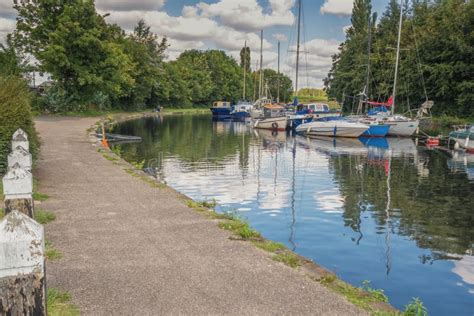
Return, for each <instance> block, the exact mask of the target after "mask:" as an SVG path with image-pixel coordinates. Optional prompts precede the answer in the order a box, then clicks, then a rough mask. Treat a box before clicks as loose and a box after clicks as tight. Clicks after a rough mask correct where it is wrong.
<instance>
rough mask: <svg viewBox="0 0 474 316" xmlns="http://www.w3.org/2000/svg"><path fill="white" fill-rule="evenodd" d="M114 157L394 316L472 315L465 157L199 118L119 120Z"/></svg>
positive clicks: (406, 144) (469, 183) (471, 163)
mask: <svg viewBox="0 0 474 316" xmlns="http://www.w3.org/2000/svg"><path fill="white" fill-rule="evenodd" d="M113 132H114V133H119V134H126V135H136V136H141V137H142V138H143V141H142V142H140V143H129V144H120V145H116V146H114V150H117V151H120V152H121V155H122V156H123V157H124V158H125V159H126V160H128V161H131V162H142V161H144V166H145V167H148V168H149V170H153V171H154V172H156V175H157V176H158V177H160V178H161V179H163V180H165V181H166V182H167V184H168V185H170V186H171V187H173V188H175V189H176V190H178V191H180V192H182V193H184V194H186V195H188V196H189V197H191V198H193V199H196V200H211V199H215V200H216V201H217V202H218V203H219V207H218V211H235V212H237V213H239V214H240V215H241V216H242V217H245V218H246V219H247V220H248V221H249V223H250V224H251V226H252V227H254V228H255V229H257V230H258V231H260V232H261V233H262V234H263V236H264V237H266V238H268V239H271V240H274V241H278V242H282V243H284V244H286V246H288V247H289V248H290V249H292V250H294V251H295V252H297V253H299V254H301V255H303V256H305V257H307V258H310V259H312V260H314V261H315V262H316V263H318V264H320V265H322V266H324V267H326V268H328V269H330V270H332V271H334V272H335V273H336V274H337V275H338V276H339V277H340V278H342V279H343V280H345V281H347V282H349V283H351V284H353V285H356V286H360V285H361V284H362V282H363V281H364V280H370V282H371V287H373V288H382V289H384V290H385V293H386V294H387V295H388V297H389V298H390V303H391V304H392V305H394V306H396V307H397V308H400V309H403V308H404V306H405V305H406V304H407V303H408V302H409V301H410V300H411V299H412V298H413V297H419V298H420V299H421V300H422V301H423V303H424V305H425V306H426V307H427V308H428V311H429V313H430V315H474V155H470V156H469V155H459V156H457V157H455V158H449V157H447V156H446V155H445V154H443V153H440V152H437V151H431V150H428V149H426V148H423V147H417V146H416V145H415V142H414V141H413V140H411V139H398V138H389V139H386V140H385V139H371V140H363V141H361V140H358V139H336V140H332V139H306V138H304V137H300V136H296V137H295V136H292V135H287V133H282V132H279V133H272V132H270V131H257V130H252V129H250V128H249V127H248V126H247V125H245V123H232V122H213V121H212V120H211V117H210V116H209V115H181V116H165V117H162V118H158V117H155V118H145V119H139V120H135V121H129V122H125V123H122V124H120V125H117V126H116V127H114V130H113Z"/></svg>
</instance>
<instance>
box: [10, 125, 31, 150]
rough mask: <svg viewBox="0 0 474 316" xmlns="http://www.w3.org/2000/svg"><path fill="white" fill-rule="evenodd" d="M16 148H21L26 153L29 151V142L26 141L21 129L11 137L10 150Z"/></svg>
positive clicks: (26, 137) (26, 138) (25, 135)
mask: <svg viewBox="0 0 474 316" xmlns="http://www.w3.org/2000/svg"><path fill="white" fill-rule="evenodd" d="M18 146H21V147H23V149H25V150H26V151H30V142H29V141H28V135H27V134H26V133H25V131H23V130H22V129H21V128H19V129H17V130H16V132H15V133H13V136H12V149H15V148H17V147H18Z"/></svg>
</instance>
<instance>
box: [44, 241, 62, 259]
mask: <svg viewBox="0 0 474 316" xmlns="http://www.w3.org/2000/svg"><path fill="white" fill-rule="evenodd" d="M45 248H46V249H45V255H46V258H47V259H48V260H59V259H61V258H62V257H63V254H62V253H61V252H60V251H59V250H57V249H56V248H54V247H53V244H52V243H51V241H50V240H49V239H46V240H45Z"/></svg>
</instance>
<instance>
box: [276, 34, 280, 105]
mask: <svg viewBox="0 0 474 316" xmlns="http://www.w3.org/2000/svg"><path fill="white" fill-rule="evenodd" d="M277 85H278V86H277V103H280V41H278V81H277Z"/></svg>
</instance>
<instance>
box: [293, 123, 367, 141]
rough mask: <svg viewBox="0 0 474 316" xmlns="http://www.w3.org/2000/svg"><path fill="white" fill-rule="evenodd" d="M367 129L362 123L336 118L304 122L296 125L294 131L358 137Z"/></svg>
mask: <svg viewBox="0 0 474 316" xmlns="http://www.w3.org/2000/svg"><path fill="white" fill-rule="evenodd" d="M368 129H369V127H368V126H367V125H365V124H362V123H358V122H348V121H344V120H337V121H327V122H326V121H315V122H309V123H304V124H301V125H299V126H298V127H296V132H297V133H298V134H303V135H306V136H327V137H359V136H361V135H362V134H363V133H364V132H365V131H367V130H368Z"/></svg>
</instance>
